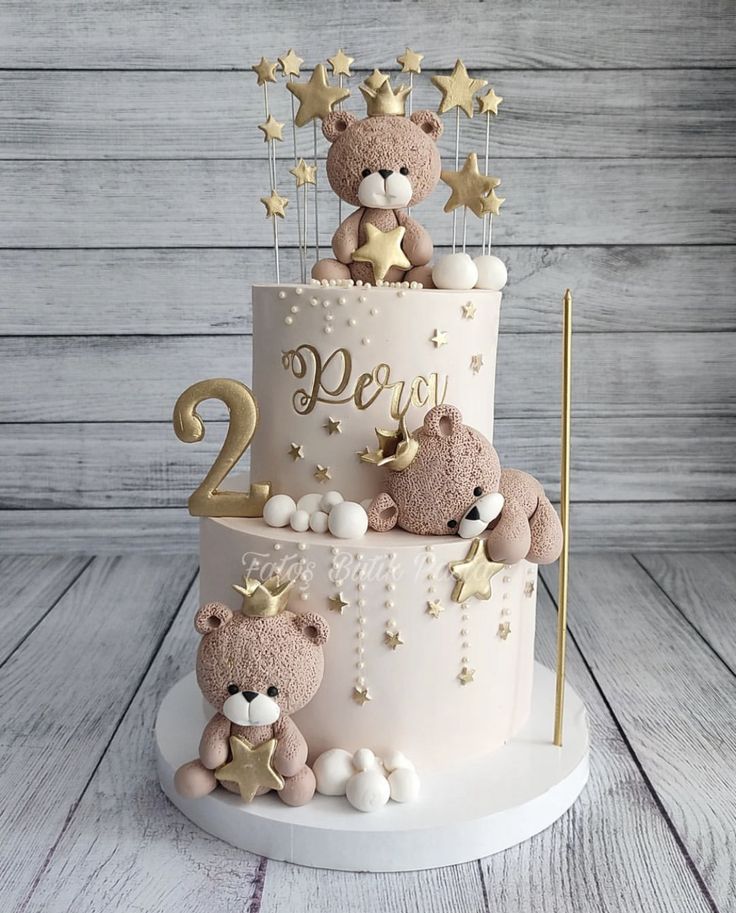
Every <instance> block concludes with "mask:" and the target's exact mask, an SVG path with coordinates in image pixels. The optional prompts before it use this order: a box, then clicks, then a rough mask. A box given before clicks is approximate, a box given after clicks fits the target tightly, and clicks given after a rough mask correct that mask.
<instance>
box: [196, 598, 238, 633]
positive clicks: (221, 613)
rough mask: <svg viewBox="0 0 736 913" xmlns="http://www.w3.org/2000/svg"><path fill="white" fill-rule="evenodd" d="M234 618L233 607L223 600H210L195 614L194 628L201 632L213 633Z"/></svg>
mask: <svg viewBox="0 0 736 913" xmlns="http://www.w3.org/2000/svg"><path fill="white" fill-rule="evenodd" d="M232 620H233V613H232V609H228V607H227V606H226V605H223V604H222V603H221V602H208V603H207V605H203V606H202V608H201V609H200V610H199V611H198V612H197V614H196V615H195V616H194V628H195V630H196V631H197V632H198V633H199V634H211V633H212V631H217V630H218V629H219V628H224V627H225V625H227V624H230V622H231V621H232Z"/></svg>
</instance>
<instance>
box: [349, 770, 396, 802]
mask: <svg viewBox="0 0 736 913" xmlns="http://www.w3.org/2000/svg"><path fill="white" fill-rule="evenodd" d="M345 796H346V797H347V800H348V802H349V803H350V804H351V805H352V806H353V808H357V809H358V811H360V812H375V811H378V809H379V808H383V806H384V805H385V804H386V803H387V802H388V800H389V799H390V798H391V787H390V786H389V785H388V780H387V779H386V778H385V777H384V775H383V774H382V773H380V772H379V771H377V770H364V771H362V772H361V773H357V774H355V776H352V777H351V778H350V779H349V780H348V782H347V786H346V787H345Z"/></svg>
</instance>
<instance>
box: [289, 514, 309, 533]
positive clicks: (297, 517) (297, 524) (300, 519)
mask: <svg viewBox="0 0 736 913" xmlns="http://www.w3.org/2000/svg"><path fill="white" fill-rule="evenodd" d="M289 526H291V528H292V529H293V530H294V532H295V533H305V532H306V531H307V530H308V529H309V514H308V513H307V512H306V510H295V511H294V513H293V514H292V515H291V517H290V518H289Z"/></svg>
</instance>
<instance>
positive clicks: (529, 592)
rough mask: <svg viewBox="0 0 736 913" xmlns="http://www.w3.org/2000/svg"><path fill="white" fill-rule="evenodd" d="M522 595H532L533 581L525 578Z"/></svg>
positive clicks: (528, 596)
mask: <svg viewBox="0 0 736 913" xmlns="http://www.w3.org/2000/svg"><path fill="white" fill-rule="evenodd" d="M524 595H525V596H526V597H527V599H529V598H530V597H532V596H533V595H534V581H532V580H527V582H526V584H525V585H524Z"/></svg>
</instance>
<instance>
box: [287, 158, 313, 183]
mask: <svg viewBox="0 0 736 913" xmlns="http://www.w3.org/2000/svg"><path fill="white" fill-rule="evenodd" d="M289 174H293V175H294V177H295V178H296V186H297V187H303V186H304V185H305V184H316V183H317V166H316V165H307V163H306V162H305V161H304V159H299V164H298V165H295V166H294V168H289Z"/></svg>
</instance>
